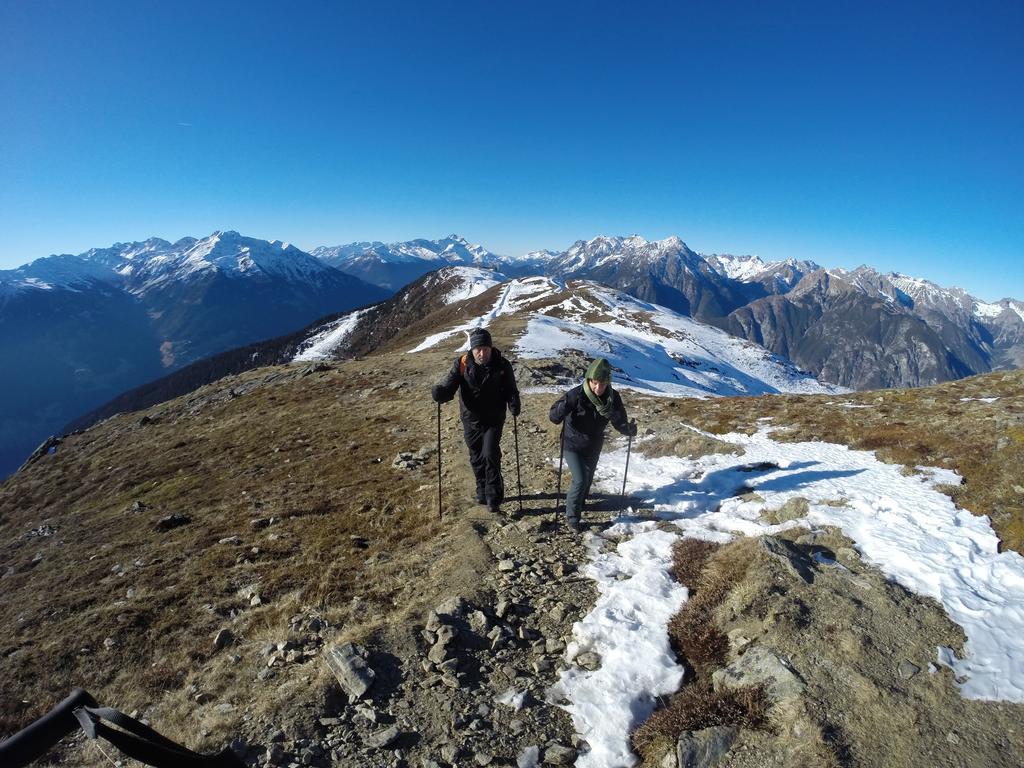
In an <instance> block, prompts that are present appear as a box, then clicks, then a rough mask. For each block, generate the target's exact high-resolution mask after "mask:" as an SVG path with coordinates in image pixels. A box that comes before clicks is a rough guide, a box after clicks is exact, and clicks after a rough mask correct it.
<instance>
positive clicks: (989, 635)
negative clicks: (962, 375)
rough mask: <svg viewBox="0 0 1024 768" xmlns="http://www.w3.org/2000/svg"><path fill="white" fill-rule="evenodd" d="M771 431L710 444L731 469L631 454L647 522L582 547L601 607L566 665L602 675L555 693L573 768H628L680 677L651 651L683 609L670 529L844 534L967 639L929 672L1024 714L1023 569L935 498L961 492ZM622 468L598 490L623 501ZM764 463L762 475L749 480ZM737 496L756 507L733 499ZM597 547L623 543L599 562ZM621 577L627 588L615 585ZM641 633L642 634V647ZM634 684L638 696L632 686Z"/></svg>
mask: <svg viewBox="0 0 1024 768" xmlns="http://www.w3.org/2000/svg"><path fill="white" fill-rule="evenodd" d="M769 431H770V428H768V427H765V428H762V430H761V431H760V432H758V433H756V434H754V435H749V436H748V435H742V434H731V435H725V436H718V437H719V438H720V439H724V440H727V441H728V442H731V443H733V444H736V445H739V446H740V447H741V448H742V449H743V454H742V455H739V456H735V455H725V454H713V455H707V456H703V457H700V458H697V459H693V460H691V459H686V458H679V457H673V456H661V457H656V458H647V457H644V456H643V455H638V454H641V452H642V450H643V443H642V441H641V442H640V443H639V444H638V445H636V446H635V448H636V450H634V452H633V456H632V460H631V461H630V465H629V483H628V486H629V488H628V490H629V492H630V493H631V494H632V495H634V496H638V497H640V498H642V499H643V500H644V502H643V503H644V506H649V507H652V508H653V509H654V510H655V516H656V518H657V519H656V520H651V519H641V518H638V517H636V516H633V515H632V514H629V515H623V516H621V517H620V518H618V519H617V520H616V521H613V524H612V525H611V527H610V528H608V529H607V530H605V531H604V532H603V533H602V535H601V536H600V537H599V536H590V538H589V542H588V543H589V544H590V550H591V562H590V564H589V566H587V568H586V570H585V571H584V573H585V574H586V575H587V576H589V577H590V578H593V579H594V580H595V581H596V582H597V585H598V589H599V591H600V593H601V598H600V599H599V601H598V604H597V605H596V606H595V608H594V610H593V611H592V612H591V613H590V614H588V615H587V616H586V617H584V618H583V619H582V620H581V621H580V622H578V623H577V624H576V625H575V626H574V628H573V640H572V644H571V645H570V646H569V649H568V650H567V654H566V657H567V660H570V661H571V660H572V658H573V656H574V655H575V653H576V652H577V651H580V650H586V649H595V650H596V651H597V652H598V653H599V654H600V656H601V660H602V663H601V667H600V668H599V669H598V670H597V671H596V672H585V671H583V670H581V669H579V668H577V667H571V668H570V669H569V670H567V671H566V672H564V673H563V675H562V677H561V679H560V680H559V681H558V682H557V683H556V684H555V686H554V687H553V689H552V694H553V695H554V696H564V697H565V698H566V699H567V700H568V702H567V703H566V704H564V706H565V708H566V709H567V710H568V711H569V712H570V713H571V714H572V717H573V722H574V724H575V727H576V730H577V731H578V733H579V734H580V735H581V736H583V737H584V738H585V739H586V740H587V742H588V743H589V744H590V745H591V751H590V752H589V753H585V754H583V755H581V756H580V761H579V762H578V763H577V765H580V766H588V765H590V766H597V765H626V766H629V765H634V764H635V763H636V762H637V758H636V757H635V756H633V755H632V753H631V752H630V749H629V733H630V731H631V730H632V729H634V728H636V727H637V726H638V725H640V723H642V722H643V720H644V719H645V718H646V716H647V714H648V713H649V711H650V706H652V705H651V696H653V695H657V692H664V691H666V690H673V689H674V688H673V685H674V684H673V683H671V681H673V680H678V678H677V677H676V675H677V674H678V673H679V672H681V668H679V667H677V666H675V665H674V663H673V662H672V661H671V658H672V657H671V654H670V653H669V652H668V650H667V644H666V646H665V647H664V649H663V648H662V646H660V645H659V643H660V642H661V639H662V638H665V640H666V643H667V633H666V625H667V622H668V619H669V617H670V616H671V615H672V614H673V613H674V612H675V611H676V610H677V609H678V607H679V605H680V604H681V603H682V602H683V600H684V599H685V595H686V591H685V585H684V586H680V585H674V584H671V583H669V582H670V579H669V580H668V581H663V580H662V579H663V578H664V579H668V576H667V574H668V568H669V567H670V564H671V542H672V540H673V538H674V537H673V536H671V535H669V534H667V533H666V532H665V531H664V530H662V529H661V528H659V527H658V526H659V524H660V525H661V526H662V528H663V526H664V523H665V522H666V521H667V522H669V523H671V524H673V525H674V526H675V527H677V528H678V529H679V531H680V533H681V534H683V535H685V536H690V537H696V538H701V539H706V540H711V541H719V542H725V541H729V540H731V539H732V538H734V537H735V536H737V535H745V536H757V535H761V534H772V533H777V532H779V531H782V530H785V529H788V528H791V527H795V526H804V527H808V528H811V529H814V528H817V527H819V526H826V525H827V526H837V527H839V528H841V529H842V530H843V532H844V533H845V534H846V535H847V536H848V537H849V538H850V539H852V540H853V541H854V542H855V543H856V546H857V548H858V550H859V551H860V553H861V555H862V556H863V557H864V558H865V560H866V561H867V562H869V563H871V564H873V565H874V566H876V567H878V568H879V569H881V570H882V572H883V573H885V574H886V575H887V576H888V577H889V578H892V579H894V580H895V581H897V582H898V583H900V584H901V585H903V586H904V587H906V588H907V589H910V590H911V591H913V592H915V593H917V594H920V595H924V596H927V597H931V598H933V599H935V600H936V601H938V602H939V603H940V604H941V605H942V606H943V607H944V608H945V610H946V612H947V613H948V615H949V616H950V618H951V619H952V620H953V621H955V622H956V623H957V624H959V625H960V626H961V627H962V628H963V629H964V632H965V634H966V637H967V642H966V643H965V646H964V651H963V658H957V657H956V656H955V655H954V654H953V653H952V652H950V651H949V649H942V648H940V649H936V662H937V663H941V664H945V665H947V666H950V667H951V668H952V670H953V672H954V674H955V676H956V677H955V679H956V681H957V684H958V685H959V686H960V690H961V693H962V695H963V696H964V697H966V698H970V699H983V700H1002V701H1012V702H1022V701H1024V666H1022V665H1021V664H1020V661H1019V660H1020V659H1021V658H1024V558H1022V557H1021V556H1020V555H1019V554H1017V553H1016V552H1012V551H1011V552H999V550H998V543H999V540H998V538H997V537H996V535H995V533H994V532H993V531H992V528H991V526H990V524H989V520H988V518H987V517H983V516H975V515H972V514H971V513H970V512H968V511H966V510H962V509H957V508H956V506H955V505H954V504H953V502H952V500H951V499H950V498H949V497H948V496H946V495H944V494H942V493H940V492H939V491H938V490H937V489H936V486H940V485H956V484H959V483H960V481H961V478H960V477H959V476H958V475H957V474H956V473H954V472H951V471H949V470H945V469H938V468H933V467H918V468H917V470H918V474H916V475H911V476H904V475H903V474H902V472H901V467H900V466H898V465H892V464H885V463H883V462H880V461H878V460H877V459H876V458H875V456H874V454H873V453H871V452H868V451H855V450H851V449H849V448H847V447H845V446H841V445H832V444H828V443H817V442H815V443H780V442H776V441H774V440H772V439H771V437H770V436H769ZM625 460H626V451H625V449H624V448H623V447H616V448H615V449H609V450H608V451H606V452H605V454H604V455H603V456H602V458H601V463H600V465H599V466H598V472H597V477H595V480H594V487H595V488H599V489H601V490H603V491H607V492H612V493H617V492H619V490H620V489H621V483H622V473H623V470H624V465H625ZM762 463H763V465H764V467H765V468H764V469H755V470H753V471H751V467H753V466H757V465H760V464H762ZM741 488H749V489H751V490H753V491H755V492H756V494H757V496H759V497H760V498H761V499H763V501H757V500H750V497H749V495H748V496H746V497H745V499H744V498H740V497H738V496H737V491H738V490H740V489H741ZM797 496H800V497H803V498H805V499H807V500H808V502H809V512H808V515H807V517H806V518H803V519H798V520H791V521H787V522H785V523H783V524H781V525H771V524H768V523H766V522H763V521H762V519H761V516H762V513H763V512H764V511H765V510H767V509H777V508H778V507H780V506H782V505H783V504H784V503H785V502H786V501H788V500H789V499H791V498H794V497H797ZM837 501H838V502H841V503H840V504H839V505H836V504H835V502H837ZM829 502H831V503H829ZM628 537H632V538H628ZM605 539H610V540H620V539H624V540H623V543H621V544H620V545H619V546H618V548H617V550H616V551H614V552H610V553H608V552H604V553H603V552H602V551H601V550H602V547H601V546H600V545H601V544H602V543H603V542H604V540H605ZM647 560H654V561H657V562H646V561H647ZM619 574H623V575H625V576H626V578H625V579H623V580H622V581H619ZM641 574H642V575H641ZM641 628H646V629H644V630H643V631H646V632H648V633H649V634H647V635H645V636H644V638H643V639H642V640H639V639H638V633H639V632H640V631H641ZM641 660H642V661H641ZM634 678H635V679H636V680H638V681H640V680H642V684H640V685H636V686H634V685H632V684H631V683H630V681H631V680H633V679H634Z"/></svg>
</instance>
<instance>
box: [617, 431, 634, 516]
mask: <svg viewBox="0 0 1024 768" xmlns="http://www.w3.org/2000/svg"><path fill="white" fill-rule="evenodd" d="M635 423H636V422H633V424H635ZM632 433H633V430H630V434H629V439H628V441H627V442H626V468H625V469H624V470H622V493H620V494H619V495H620V496H622V499H623V501H625V499H626V475H628V474H629V452H630V449H631V448H632V447H633V434H632Z"/></svg>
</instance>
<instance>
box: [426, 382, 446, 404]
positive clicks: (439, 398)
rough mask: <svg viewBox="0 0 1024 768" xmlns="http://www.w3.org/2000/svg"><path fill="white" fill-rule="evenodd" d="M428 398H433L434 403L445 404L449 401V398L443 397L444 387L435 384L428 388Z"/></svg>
mask: <svg viewBox="0 0 1024 768" xmlns="http://www.w3.org/2000/svg"><path fill="white" fill-rule="evenodd" d="M430 396H431V397H432V398H434V402H435V403H447V402H448V401H449V400H451V398H450V397H445V392H444V387H442V386H441V385H440V384H435V385H434V386H433V387H431V388H430Z"/></svg>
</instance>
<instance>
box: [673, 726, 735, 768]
mask: <svg viewBox="0 0 1024 768" xmlns="http://www.w3.org/2000/svg"><path fill="white" fill-rule="evenodd" d="M738 733H739V731H738V729H737V728H735V727H733V726H724V725H720V726H716V727H713V728H704V729H703V730H700V731H683V732H682V733H681V734H679V741H678V742H677V743H676V765H677V766H679V768H711V766H713V765H715V764H717V763H718V761H719V760H720V759H721V758H722V757H723V756H724V755H725V754H726V753H727V752H728V751H729V749H730V748H732V744H733V742H734V741H736V736H737V735H738Z"/></svg>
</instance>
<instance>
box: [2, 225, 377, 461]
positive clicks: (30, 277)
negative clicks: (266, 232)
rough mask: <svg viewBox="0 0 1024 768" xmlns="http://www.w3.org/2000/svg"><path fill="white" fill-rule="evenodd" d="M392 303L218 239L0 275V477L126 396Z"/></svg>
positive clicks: (273, 246)
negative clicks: (338, 315) (56, 434)
mask: <svg viewBox="0 0 1024 768" xmlns="http://www.w3.org/2000/svg"><path fill="white" fill-rule="evenodd" d="M386 295H387V292H386V291H383V290H382V289H380V288H377V287H376V286H373V285H369V284H367V283H364V282H362V281H360V280H358V279H357V278H354V277H352V276H351V275H347V274H345V273H343V272H341V271H339V270H337V269H334V268H332V267H330V266H328V265H327V264H324V263H323V262H322V261H320V260H318V259H316V258H314V257H313V256H311V255H310V254H308V253H305V252H303V251H301V250H299V249H298V248H295V247H294V246H291V245H288V244H285V243H281V242H278V241H273V242H267V241H265V240H258V239H255V238H249V237H244V236H242V235H240V234H238V233H237V232H214V233H213V234H212V235H210V236H209V237H206V238H203V239H199V240H197V239H195V238H183V239H181V240H179V241H177V242H176V243H170V242H168V241H166V240H161V239H159V238H151V239H149V240H146V241H144V242H136V243H117V244H115V245H113V246H111V247H109V248H95V249H92V250H89V251H86V252H85V253H82V254H80V255H78V256H71V255H66V254H65V255H60V256H50V257H46V258H42V259H37V260H36V261H33V262H32V263H30V264H26V265H25V266H22V267H19V268H17V269H14V270H5V271H0V360H3V363H4V367H5V370H7V371H11V372H14V373H13V375H8V376H6V377H5V383H4V397H3V398H2V401H0V445H2V448H0V476H2V475H5V474H7V472H9V471H11V470H13V469H14V468H16V467H17V466H18V465H19V464H20V462H21V461H22V460H24V458H25V457H26V456H27V455H28V453H30V452H31V451H32V449H33V448H35V447H36V446H37V445H38V444H39V443H40V442H42V440H43V439H44V438H46V437H47V436H48V435H49V434H51V433H52V432H53V431H55V430H57V429H58V428H60V427H62V426H63V425H64V424H67V423H68V422H70V421H71V420H72V419H74V418H75V417H76V416H78V415H80V414H81V413H83V412H85V411H87V410H90V409H92V408H95V407H96V406H97V405H99V404H101V403H103V402H105V401H107V400H109V399H111V398H112V397H114V396H115V395H117V394H118V393H120V392H123V391H125V390H127V389H130V388H132V387H135V386H137V385H139V384H142V383H143V382H146V381H148V380H151V379H154V378H157V377H159V376H160V375H162V374H164V373H166V372H167V371H170V370H175V369H177V368H180V367H182V366H183V365H187V364H188V363H191V362H193V361H195V360H198V359H200V358H203V357H207V356H209V355H212V354H216V353H218V352H222V351H224V350H226V349H231V348H234V347H238V346H242V345H244V344H247V343H250V342H253V341H258V340H261V339H266V338H270V337H273V336H279V335H281V334H283V333H287V332H289V331H293V330H296V329H298V328H302V327H303V326H305V325H306V324H308V323H309V322H310V321H312V320H315V319H317V318H320V317H323V316H325V315H328V314H331V313H334V312H339V311H344V310H347V309H351V308H353V307H356V306H361V305H363V304H368V303H372V302H374V301H378V300H380V299H382V298H384V297H385V296H386Z"/></svg>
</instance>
